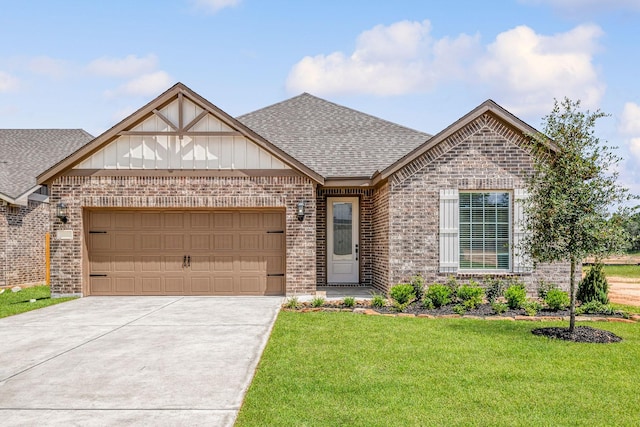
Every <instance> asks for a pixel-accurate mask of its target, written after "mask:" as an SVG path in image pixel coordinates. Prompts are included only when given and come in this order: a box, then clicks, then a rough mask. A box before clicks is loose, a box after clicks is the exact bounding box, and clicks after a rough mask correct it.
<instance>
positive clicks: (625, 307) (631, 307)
mask: <svg viewBox="0 0 640 427" xmlns="http://www.w3.org/2000/svg"><path fill="white" fill-rule="evenodd" d="M611 306H612V307H613V308H615V309H616V310H618V311H625V312H627V313H631V314H638V313H640V307H639V306H637V305H626V304H618V303H615V302H612V303H611Z"/></svg>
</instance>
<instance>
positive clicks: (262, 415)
mask: <svg viewBox="0 0 640 427" xmlns="http://www.w3.org/2000/svg"><path fill="white" fill-rule="evenodd" d="M543 325H544V326H552V325H558V323H542V324H541V323H530V322H507V321H482V320H470V319H420V318H390V317H382V316H380V317H378V316H361V315H354V314H351V313H323V312H318V313H295V312H281V313H280V315H279V317H278V320H277V322H276V325H275V327H274V330H273V333H272V336H271V338H270V340H269V343H268V345H267V348H266V349H265V352H264V354H263V357H262V359H261V361H260V364H259V367H258V370H257V372H256V376H255V378H254V380H253V383H252V384H251V387H250V389H249V391H248V393H247V396H246V399H245V402H244V404H243V406H242V408H241V410H240V414H239V417H238V421H237V425H238V426H265V425H269V426H290V425H295V426H338V425H349V426H352V425H355V426H358V425H362V426H393V425H398V426H399V425H402V426H441V425H447V426H551V425H553V426H563V425H567V426H569V425H570V426H594V425H616V426H625V425H629V426H631V425H633V426H635V425H637V422H638V419H640V394H639V393H638V391H637V386H638V384H639V383H640V370H639V369H636V367H637V364H638V360H640V328H639V327H638V325H636V324H614V323H589V325H591V326H594V327H599V328H603V329H608V330H611V331H613V332H614V333H616V334H618V335H620V336H622V337H623V338H624V341H623V342H621V343H617V344H577V343H569V342H564V341H553V340H549V339H546V338H543V337H537V336H534V335H532V334H531V333H530V331H531V329H533V328H536V327H540V326H543Z"/></svg>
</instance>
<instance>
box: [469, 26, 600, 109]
mask: <svg viewBox="0 0 640 427" xmlns="http://www.w3.org/2000/svg"><path fill="white" fill-rule="evenodd" d="M602 34H603V32H602V30H601V29H600V27H598V26H596V25H580V26H578V27H576V28H574V29H572V30H570V31H568V32H566V33H560V34H555V35H553V36H545V35H540V34H537V33H536V32H535V31H533V30H532V29H531V28H529V27H527V26H519V27H516V28H514V29H511V30H508V31H505V32H503V33H501V34H499V35H498V36H497V37H496V40H495V41H494V42H493V43H491V44H490V45H489V46H487V50H486V55H484V57H483V58H482V59H481V60H480V61H478V63H477V64H476V72H477V76H478V78H479V79H480V80H481V81H482V82H483V83H484V84H486V85H487V87H488V88H489V91H490V93H491V96H492V97H493V96H495V95H499V97H500V100H501V102H503V103H505V105H506V106H507V107H508V108H509V109H510V110H511V111H512V112H514V113H516V114H533V113H542V112H547V111H549V110H550V108H551V106H552V104H553V98H563V97H565V96H567V97H569V98H572V99H580V100H581V101H582V102H583V105H585V106H586V107H597V106H598V103H599V101H600V98H601V97H602V95H603V94H604V91H605V85H604V83H602V82H601V81H600V79H599V76H598V72H597V70H596V67H595V66H594V64H593V57H594V54H595V53H596V51H597V50H598V44H597V39H598V38H599V37H600V36H602Z"/></svg>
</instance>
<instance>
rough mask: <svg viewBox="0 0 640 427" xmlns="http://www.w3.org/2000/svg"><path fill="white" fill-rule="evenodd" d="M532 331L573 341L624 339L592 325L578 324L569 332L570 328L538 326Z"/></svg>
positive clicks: (587, 341)
mask: <svg viewBox="0 0 640 427" xmlns="http://www.w3.org/2000/svg"><path fill="white" fill-rule="evenodd" d="M531 333H532V334H534V335H540V336H544V337H548V338H555V339H561V340H565V341H573V342H586V343H601V344H608V343H614V342H620V341H622V338H620V337H619V336H617V335H616V334H614V333H613V332H609V331H604V330H602V329H596V328H592V327H590V326H576V327H575V329H574V330H573V333H571V332H569V328H558V327H556V328H538V329H534V330H532V331H531Z"/></svg>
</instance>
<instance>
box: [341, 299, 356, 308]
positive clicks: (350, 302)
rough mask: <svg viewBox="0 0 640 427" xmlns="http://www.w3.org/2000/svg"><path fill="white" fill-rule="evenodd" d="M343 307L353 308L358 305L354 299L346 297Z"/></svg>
mask: <svg viewBox="0 0 640 427" xmlns="http://www.w3.org/2000/svg"><path fill="white" fill-rule="evenodd" d="M342 305H344V306H345V307H347V308H352V307H353V306H354V305H356V299H355V298H354V297H344V299H343V300H342Z"/></svg>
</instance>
